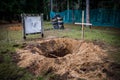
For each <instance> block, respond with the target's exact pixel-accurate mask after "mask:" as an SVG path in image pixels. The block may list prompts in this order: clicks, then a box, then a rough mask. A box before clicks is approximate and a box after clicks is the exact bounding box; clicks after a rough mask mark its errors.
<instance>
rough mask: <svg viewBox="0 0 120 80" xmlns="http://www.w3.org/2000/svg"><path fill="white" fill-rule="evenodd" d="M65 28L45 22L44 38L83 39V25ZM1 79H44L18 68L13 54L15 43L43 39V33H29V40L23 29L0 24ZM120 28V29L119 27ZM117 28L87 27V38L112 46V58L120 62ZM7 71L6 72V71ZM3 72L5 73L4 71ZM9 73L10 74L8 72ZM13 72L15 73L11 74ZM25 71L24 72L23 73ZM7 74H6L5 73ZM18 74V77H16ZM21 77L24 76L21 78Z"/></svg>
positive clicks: (119, 38)
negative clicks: (56, 28) (57, 27)
mask: <svg viewBox="0 0 120 80" xmlns="http://www.w3.org/2000/svg"><path fill="white" fill-rule="evenodd" d="M64 26H65V29H64V30H54V29H53V27H52V24H51V23H50V22H44V38H48V37H51V36H52V37H53V36H54V37H68V38H73V39H81V26H79V25H74V24H65V25H64ZM0 28H1V29H0V76H2V77H0V79H3V80H8V78H11V79H15V80H33V78H34V80H43V79H42V77H37V78H36V79H35V77H33V76H32V75H31V74H29V73H28V72H27V71H26V70H24V69H21V68H18V67H17V66H16V64H15V63H14V62H13V61H12V57H11V55H13V54H14V53H15V47H14V45H18V47H20V46H21V44H22V43H24V42H30V41H31V40H34V39H36V38H40V39H41V35H40V34H37V35H29V36H27V38H28V39H29V40H27V41H24V40H23V32H22V30H18V31H11V30H7V29H6V28H5V27H4V26H3V25H2V26H0ZM119 30H120V29H119ZM119 30H117V29H111V28H105V27H104V28H96V27H92V29H89V28H88V27H85V30H84V32H85V36H84V37H85V40H87V41H99V42H103V43H105V44H106V45H107V46H112V47H113V48H115V51H109V52H110V53H111V56H112V58H113V59H114V60H115V61H116V62H118V63H119V62H120V59H119V56H120V36H119V35H120V32H119ZM4 71H6V72H4ZM2 72H3V73H2ZM7 73H8V74H7ZM11 73H13V74H11ZM23 73H24V74H23ZM4 74H6V75H4ZM15 76H17V77H15ZM20 77H22V78H21V79H20Z"/></svg>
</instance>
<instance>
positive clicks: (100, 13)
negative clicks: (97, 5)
mask: <svg viewBox="0 0 120 80" xmlns="http://www.w3.org/2000/svg"><path fill="white" fill-rule="evenodd" d="M56 14H59V15H61V16H62V17H63V21H64V22H65V23H74V22H81V21H82V19H81V17H82V11H81V10H65V11H63V12H58V13H57V12H53V11H51V12H50V17H51V18H52V17H54V16H55V15H56ZM85 14H86V11H85ZM85 20H86V16H85ZM84 22H86V21H84ZM90 22H91V23H92V24H93V26H110V27H118V28H120V10H118V9H117V10H113V9H91V10H90Z"/></svg>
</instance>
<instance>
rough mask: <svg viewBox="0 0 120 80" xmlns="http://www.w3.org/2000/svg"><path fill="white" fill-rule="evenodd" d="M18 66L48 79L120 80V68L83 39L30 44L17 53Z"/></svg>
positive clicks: (64, 39) (96, 46)
mask: <svg viewBox="0 0 120 80" xmlns="http://www.w3.org/2000/svg"><path fill="white" fill-rule="evenodd" d="M17 55H19V61H18V65H19V66H20V67H24V68H27V69H28V70H29V71H30V72H31V73H33V74H35V75H43V76H46V75H49V74H54V75H53V76H50V77H49V80H120V77H119V75H120V73H119V71H120V65H119V64H117V63H115V62H112V61H110V60H109V59H108V55H107V53H106V52H105V51H104V50H103V49H101V48H100V46H98V45H96V44H94V43H92V42H86V41H83V40H74V39H69V38H56V39H49V40H42V41H37V42H35V43H33V44H32V43H31V44H30V43H29V44H27V45H26V47H24V48H23V49H18V50H17Z"/></svg>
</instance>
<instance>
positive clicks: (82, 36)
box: [81, 10, 84, 39]
mask: <svg viewBox="0 0 120 80" xmlns="http://www.w3.org/2000/svg"><path fill="white" fill-rule="evenodd" d="M83 23H84V10H82V35H81V38H82V39H84V24H83Z"/></svg>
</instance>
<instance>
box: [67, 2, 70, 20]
mask: <svg viewBox="0 0 120 80" xmlns="http://www.w3.org/2000/svg"><path fill="white" fill-rule="evenodd" d="M69 5H70V3H69V0H67V16H68V21H69V17H70V15H69V7H70V6H69Z"/></svg>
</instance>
